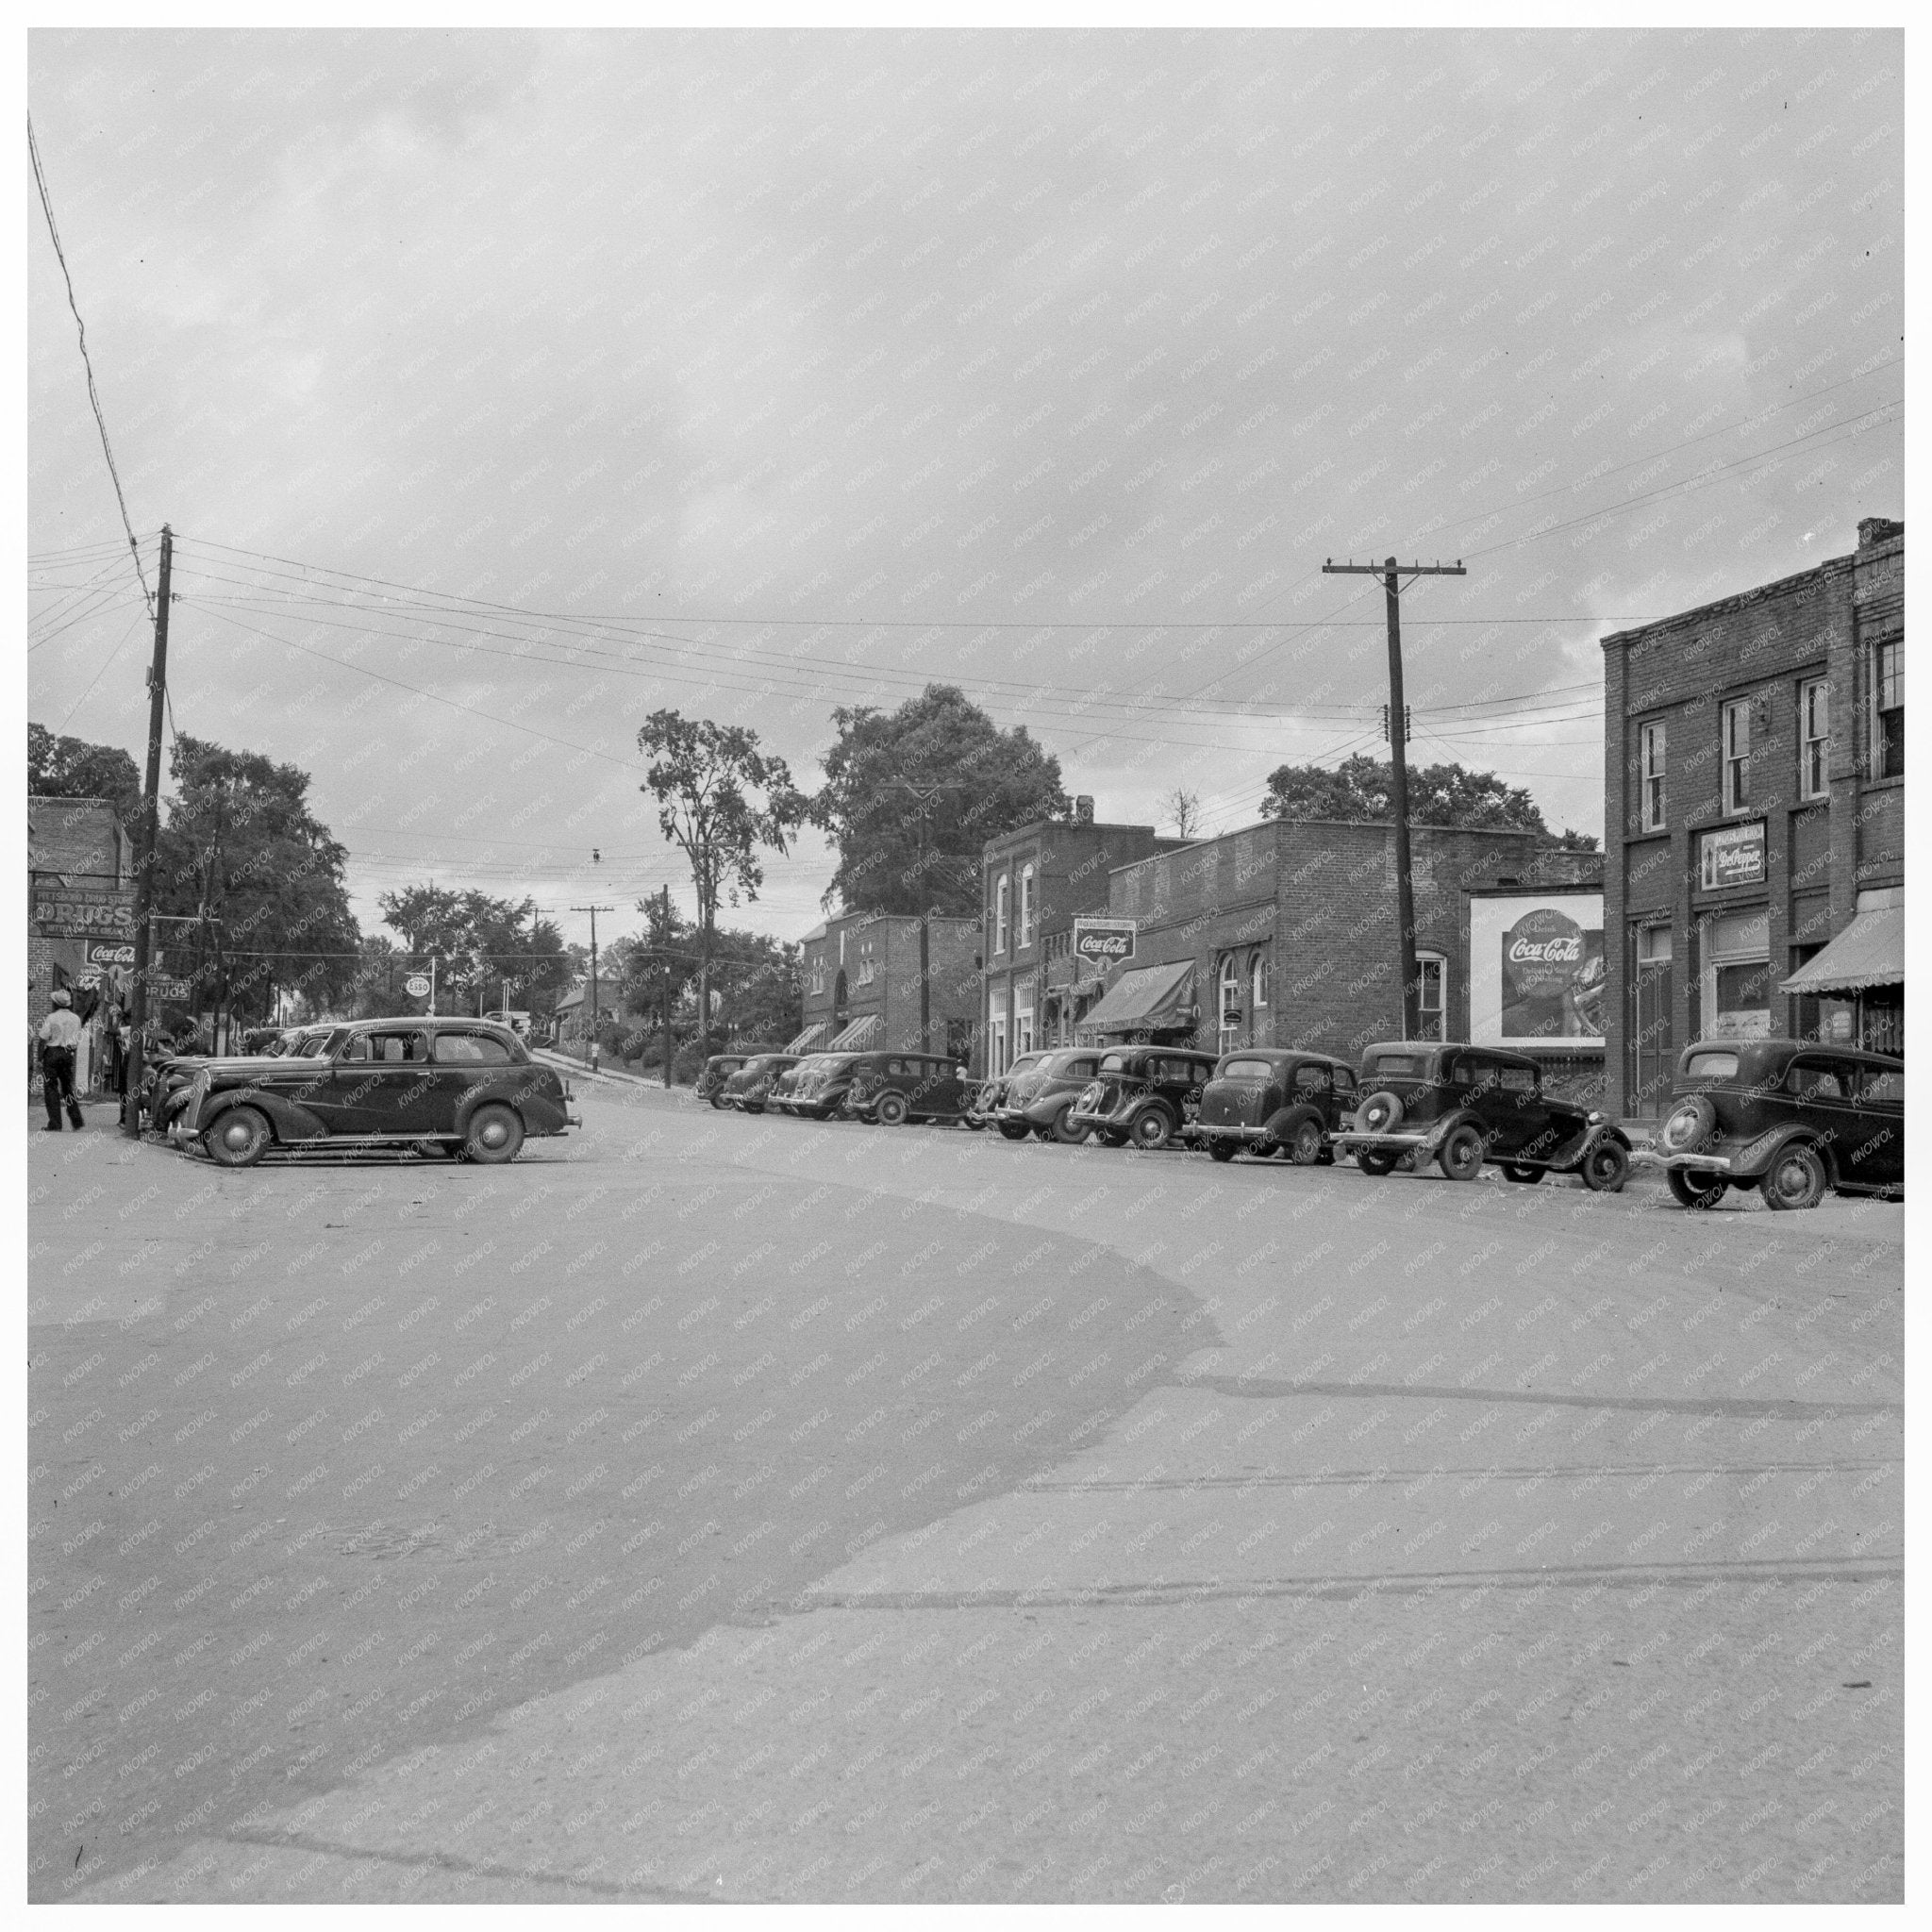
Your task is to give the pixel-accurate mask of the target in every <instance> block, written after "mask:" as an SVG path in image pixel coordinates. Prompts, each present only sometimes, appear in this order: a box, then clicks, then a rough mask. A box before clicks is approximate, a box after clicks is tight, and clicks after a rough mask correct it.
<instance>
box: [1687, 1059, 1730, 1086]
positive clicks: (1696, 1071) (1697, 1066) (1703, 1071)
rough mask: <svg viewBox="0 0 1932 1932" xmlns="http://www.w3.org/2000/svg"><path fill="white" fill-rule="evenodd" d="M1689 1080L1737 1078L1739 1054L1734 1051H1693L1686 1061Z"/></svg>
mask: <svg viewBox="0 0 1932 1932" xmlns="http://www.w3.org/2000/svg"><path fill="white" fill-rule="evenodd" d="M1684 1077H1685V1079H1687V1080H1735V1079H1736V1078H1737V1077H1738V1056H1737V1055H1736V1054H1734V1053H1693V1054H1692V1055H1691V1058H1689V1059H1688V1060H1686V1061H1685V1062H1684Z"/></svg>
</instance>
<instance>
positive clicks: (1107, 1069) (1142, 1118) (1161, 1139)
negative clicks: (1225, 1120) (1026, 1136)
mask: <svg viewBox="0 0 1932 1932" xmlns="http://www.w3.org/2000/svg"><path fill="white" fill-rule="evenodd" d="M1213 1073H1214V1056H1213V1055H1212V1054H1211V1053H1200V1052H1197V1051H1195V1050H1194V1049H1193V1048H1191V1047H1185V1046H1117V1047H1113V1048H1110V1049H1109V1050H1108V1052H1106V1053H1104V1054H1102V1055H1101V1057H1100V1065H1099V1068H1098V1069H1097V1070H1096V1072H1095V1074H1094V1076H1093V1078H1092V1079H1091V1081H1089V1083H1088V1084H1087V1086H1086V1087H1085V1088H1084V1089H1083V1090H1082V1091H1081V1094H1080V1097H1079V1098H1078V1099H1077V1100H1076V1101H1074V1105H1073V1107H1072V1108H1071V1109H1070V1111H1069V1112H1068V1115H1067V1126H1068V1128H1069V1130H1070V1131H1077V1132H1080V1133H1087V1132H1090V1131H1091V1133H1093V1134H1094V1135H1095V1136H1096V1137H1097V1138H1098V1139H1099V1140H1101V1141H1103V1142H1105V1143H1106V1145H1108V1146H1109V1147H1123V1146H1125V1145H1126V1143H1127V1142H1128V1141H1132V1142H1133V1144H1134V1145H1135V1146H1136V1147H1148V1148H1153V1147H1165V1146H1166V1145H1167V1144H1168V1142H1169V1141H1173V1140H1175V1139H1177V1138H1178V1137H1179V1135H1180V1132H1181V1129H1182V1128H1183V1127H1191V1126H1192V1125H1193V1124H1194V1119H1195V1116H1196V1115H1197V1114H1198V1113H1199V1112H1200V1110H1201V1091H1202V1089H1203V1088H1204V1087H1206V1086H1207V1084H1208V1079H1209V1078H1210V1077H1211V1076H1212V1074H1213Z"/></svg>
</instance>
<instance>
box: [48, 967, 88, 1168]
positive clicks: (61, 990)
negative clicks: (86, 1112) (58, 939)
mask: <svg viewBox="0 0 1932 1932" xmlns="http://www.w3.org/2000/svg"><path fill="white" fill-rule="evenodd" d="M52 1004H53V1008H54V1010H53V1011H52V1012H51V1013H49V1014H48V1015H47V1017H46V1018H45V1019H44V1020H42V1022H41V1031H40V1041H41V1093H42V1098H43V1099H44V1100H45V1101H46V1103H47V1131H48V1133H50V1134H58V1132H59V1131H60V1108H61V1105H62V1103H63V1102H64V1103H65V1105H66V1108H67V1118H68V1120H69V1121H70V1122H71V1123H72V1124H73V1125H74V1126H75V1128H76V1129H78V1128H81V1127H84V1126H86V1125H87V1121H86V1119H85V1118H84V1117H83V1116H82V1114H81V1111H80V1102H79V1101H78V1100H76V1099H75V1097H74V1056H75V1048H76V1047H77V1046H78V1045H79V1044H80V1019H79V1016H78V1015H77V1014H76V1013H75V1010H74V998H73V995H72V994H71V993H69V992H68V991H67V990H66V988H65V987H58V986H57V987H56V988H55V989H54V998H53V1002H52Z"/></svg>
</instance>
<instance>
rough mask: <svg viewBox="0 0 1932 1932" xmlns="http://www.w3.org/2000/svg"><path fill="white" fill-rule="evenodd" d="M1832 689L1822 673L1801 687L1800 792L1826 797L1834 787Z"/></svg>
mask: <svg viewBox="0 0 1932 1932" xmlns="http://www.w3.org/2000/svg"><path fill="white" fill-rule="evenodd" d="M1830 690H1831V687H1830V686H1829V685H1828V684H1826V682H1825V681H1824V678H1822V677H1812V678H1807V680H1806V681H1805V682H1804V683H1803V684H1801V685H1800V686H1799V687H1798V796H1799V797H1800V798H1823V797H1824V795H1825V793H1826V792H1827V791H1830V789H1831V774H1830V763H1831V761H1830V757H1829V753H1830V750H1831V722H1830V721H1831V712H1830Z"/></svg>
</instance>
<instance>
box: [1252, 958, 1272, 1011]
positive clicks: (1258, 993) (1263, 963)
mask: <svg viewBox="0 0 1932 1932" xmlns="http://www.w3.org/2000/svg"><path fill="white" fill-rule="evenodd" d="M1248 978H1249V990H1248V991H1249V1001H1250V1004H1251V1005H1254V1006H1257V1007H1265V1006H1266V1005H1267V1004H1268V955H1267V954H1266V953H1265V952H1264V953H1257V954H1256V955H1255V963H1254V965H1253V967H1252V968H1251V969H1250V971H1249V974H1248Z"/></svg>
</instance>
